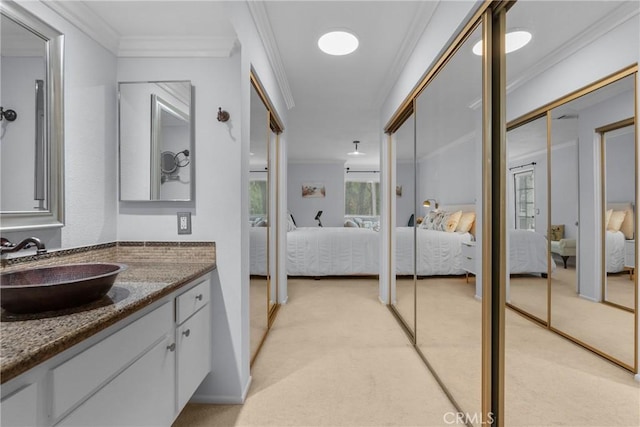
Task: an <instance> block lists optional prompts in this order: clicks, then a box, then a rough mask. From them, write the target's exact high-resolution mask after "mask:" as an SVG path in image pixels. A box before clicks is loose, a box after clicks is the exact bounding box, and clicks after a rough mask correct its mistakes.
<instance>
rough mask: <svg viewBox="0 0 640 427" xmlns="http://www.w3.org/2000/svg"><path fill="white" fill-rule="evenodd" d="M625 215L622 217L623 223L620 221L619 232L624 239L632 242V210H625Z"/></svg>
mask: <svg viewBox="0 0 640 427" xmlns="http://www.w3.org/2000/svg"><path fill="white" fill-rule="evenodd" d="M625 212H626V215H625V216H624V221H622V225H621V226H620V231H622V234H624V238H625V239H627V240H633V237H634V227H633V210H632V209H627V210H625Z"/></svg>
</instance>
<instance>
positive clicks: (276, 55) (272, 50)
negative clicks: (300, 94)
mask: <svg viewBox="0 0 640 427" xmlns="http://www.w3.org/2000/svg"><path fill="white" fill-rule="evenodd" d="M264 4H265V2H260V1H248V2H247V5H248V6H249V12H250V13H251V16H252V17H253V22H254V23H255V26H256V30H257V31H258V35H259V36H260V39H261V40H262V45H263V46H264V50H265V52H266V54H267V58H268V59H269V63H270V64H271V68H272V69H273V73H274V74H275V77H276V81H277V82H278V86H279V87H280V92H281V93H282V97H283V98H284V101H285V103H286V105H287V108H288V109H289V110H290V109H292V108H293V107H295V105H296V104H295V102H294V100H293V94H292V93H291V87H290V86H289V80H288V79H287V73H286V72H285V70H284V63H283V62H282V55H280V50H279V49H278V44H277V43H276V39H275V36H274V35H273V30H272V28H271V22H270V21H269V16H268V15H267V9H266V7H265V5H264Z"/></svg>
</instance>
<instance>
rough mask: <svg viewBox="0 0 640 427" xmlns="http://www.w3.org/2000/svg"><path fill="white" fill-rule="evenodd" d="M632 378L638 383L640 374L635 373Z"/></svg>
mask: <svg viewBox="0 0 640 427" xmlns="http://www.w3.org/2000/svg"><path fill="white" fill-rule="evenodd" d="M633 379H634V380H636V381H637V382H639V383H640V374H636V375H635V376H634V377H633Z"/></svg>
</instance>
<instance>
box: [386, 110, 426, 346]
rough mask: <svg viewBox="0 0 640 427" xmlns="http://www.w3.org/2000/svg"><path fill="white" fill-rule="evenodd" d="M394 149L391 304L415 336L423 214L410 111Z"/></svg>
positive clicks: (396, 138) (395, 138)
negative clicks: (419, 231) (418, 243)
mask: <svg viewBox="0 0 640 427" xmlns="http://www.w3.org/2000/svg"><path fill="white" fill-rule="evenodd" d="M392 150H393V151H394V153H395V156H394V157H392V158H395V162H394V165H393V169H394V170H395V174H394V175H395V183H394V185H395V191H392V199H393V200H394V201H395V203H394V207H395V218H396V224H395V250H394V252H393V254H392V256H393V257H394V263H395V267H394V269H395V270H394V271H393V272H392V274H391V286H390V289H391V298H390V301H391V307H392V309H394V310H395V311H396V314H397V315H398V316H399V317H400V319H401V322H402V324H403V325H404V327H405V329H406V331H407V332H408V334H409V336H411V337H412V338H413V339H415V332H416V324H415V320H416V318H415V313H416V312H415V309H416V307H415V304H416V288H415V279H416V276H415V274H416V269H415V262H416V258H415V235H416V227H417V226H419V222H420V218H419V217H418V216H417V212H419V211H417V210H416V192H415V184H416V170H415V157H414V152H415V118H414V115H413V114H411V115H410V116H409V118H408V119H407V120H406V121H405V122H404V123H403V124H402V126H401V127H400V129H398V130H397V131H396V132H395V133H394V134H393V144H392Z"/></svg>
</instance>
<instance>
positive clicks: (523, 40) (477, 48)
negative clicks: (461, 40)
mask: <svg viewBox="0 0 640 427" xmlns="http://www.w3.org/2000/svg"><path fill="white" fill-rule="evenodd" d="M530 41H531V33H530V32H529V31H524V30H518V31H511V32H509V33H507V35H506V36H505V48H506V49H505V50H506V53H511V52H514V51H516V50H518V49H520V48H522V47H524V46H526V44H527V43H529V42H530ZM473 53H475V54H476V55H478V56H482V40H480V41H479V42H477V43H476V44H475V45H474V46H473Z"/></svg>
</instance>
